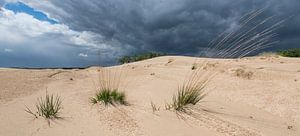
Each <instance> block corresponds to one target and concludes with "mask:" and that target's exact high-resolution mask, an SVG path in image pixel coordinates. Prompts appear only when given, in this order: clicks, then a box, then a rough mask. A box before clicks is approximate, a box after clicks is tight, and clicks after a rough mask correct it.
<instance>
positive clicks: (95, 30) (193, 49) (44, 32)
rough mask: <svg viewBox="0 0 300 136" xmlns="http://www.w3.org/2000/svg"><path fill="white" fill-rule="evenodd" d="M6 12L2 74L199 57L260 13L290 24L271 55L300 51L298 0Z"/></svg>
mask: <svg viewBox="0 0 300 136" xmlns="http://www.w3.org/2000/svg"><path fill="white" fill-rule="evenodd" d="M0 6H1V11H0V34H1V36H0V66H2V67H14V66H15V67H71V66H88V65H95V64H99V63H101V64H102V65H110V64H115V63H116V60H117V58H119V57H120V56H122V55H133V54H138V53H141V52H147V51H156V52H163V53H167V54H175V55H195V56H197V55H200V54H199V53H200V52H201V51H203V49H205V48H206V47H207V46H208V43H209V42H210V41H211V40H213V39H214V38H215V37H217V36H218V35H219V34H220V33H222V32H223V31H225V30H227V29H229V28H230V27H232V26H233V24H236V22H238V20H239V19H240V18H241V17H242V16H243V15H244V14H246V13H248V12H250V11H253V10H257V9H262V8H265V9H266V11H265V12H264V15H262V17H261V18H263V17H264V16H266V17H267V16H273V15H275V17H276V18H277V19H278V20H281V19H285V18H289V19H288V21H286V22H285V23H284V26H283V27H282V28H281V29H279V30H278V34H279V36H278V37H277V38H276V40H280V42H279V43H278V44H276V45H274V46H273V47H272V48H268V49H267V50H278V49H287V48H295V47H300V44H299V43H300V8H299V7H300V1H299V0H77V1H75V0H19V1H17V0H0ZM274 21H276V20H274ZM256 53H258V52H256Z"/></svg>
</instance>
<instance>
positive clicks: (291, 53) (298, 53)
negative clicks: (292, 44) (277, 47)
mask: <svg viewBox="0 0 300 136" xmlns="http://www.w3.org/2000/svg"><path fill="white" fill-rule="evenodd" d="M277 54H278V55H281V56H283V57H300V48H295V49H288V50H281V51H278V52H277Z"/></svg>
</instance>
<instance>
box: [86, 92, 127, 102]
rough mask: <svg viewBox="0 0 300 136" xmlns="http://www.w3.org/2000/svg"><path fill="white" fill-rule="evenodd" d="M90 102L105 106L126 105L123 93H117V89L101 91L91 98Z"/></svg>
mask: <svg viewBox="0 0 300 136" xmlns="http://www.w3.org/2000/svg"><path fill="white" fill-rule="evenodd" d="M90 100H91V103H93V104H96V103H98V102H100V103H103V104H105V105H108V104H111V105H115V104H121V105H127V102H126V95H125V93H124V92H119V91H118V90H117V89H113V90H111V89H102V90H100V91H99V92H97V93H96V96H95V97H92V98H91V99H90Z"/></svg>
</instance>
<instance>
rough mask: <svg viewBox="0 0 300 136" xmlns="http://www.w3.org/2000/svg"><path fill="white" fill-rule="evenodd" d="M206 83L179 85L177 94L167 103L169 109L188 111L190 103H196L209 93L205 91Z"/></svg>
mask: <svg viewBox="0 0 300 136" xmlns="http://www.w3.org/2000/svg"><path fill="white" fill-rule="evenodd" d="M204 87H205V84H200V83H199V84H194V85H183V86H181V87H179V89H178V91H177V94H176V95H174V96H173V101H172V103H171V104H168V105H166V109H167V110H171V109H173V110H176V111H179V112H186V109H187V107H188V106H189V105H196V104H197V103H198V102H200V101H201V100H202V99H203V98H204V97H205V96H206V95H207V94H206V93H204V90H203V89H204Z"/></svg>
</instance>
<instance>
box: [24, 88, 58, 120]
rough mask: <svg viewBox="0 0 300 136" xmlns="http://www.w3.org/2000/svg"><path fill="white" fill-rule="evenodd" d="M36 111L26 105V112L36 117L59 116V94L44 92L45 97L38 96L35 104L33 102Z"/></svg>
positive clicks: (48, 117)
mask: <svg viewBox="0 0 300 136" xmlns="http://www.w3.org/2000/svg"><path fill="white" fill-rule="evenodd" d="M35 107H36V112H33V111H32V110H30V109H29V108H28V107H26V110H25V111H26V112H27V113H29V114H31V115H33V116H35V117H36V118H38V117H39V116H41V117H44V118H47V119H51V118H59V113H60V110H61V109H62V100H61V98H60V96H58V95H57V96H54V95H53V94H51V95H49V94H48V93H46V97H45V98H42V97H41V98H39V99H38V102H37V104H35Z"/></svg>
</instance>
